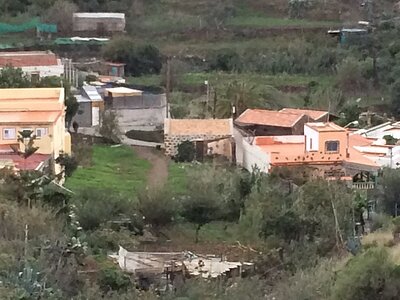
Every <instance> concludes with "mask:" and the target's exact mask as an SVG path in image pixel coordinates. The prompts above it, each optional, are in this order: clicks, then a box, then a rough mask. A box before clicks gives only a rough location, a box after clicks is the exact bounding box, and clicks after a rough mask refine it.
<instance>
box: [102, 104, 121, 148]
mask: <svg viewBox="0 0 400 300" xmlns="http://www.w3.org/2000/svg"><path fill="white" fill-rule="evenodd" d="M99 133H100V134H101V135H102V136H103V137H104V138H105V140H106V141H107V142H109V143H115V144H119V143H120V142H121V138H120V136H121V131H120V128H119V122H118V115H117V114H116V113H115V112H113V111H105V112H103V113H102V116H101V126H100V129H99Z"/></svg>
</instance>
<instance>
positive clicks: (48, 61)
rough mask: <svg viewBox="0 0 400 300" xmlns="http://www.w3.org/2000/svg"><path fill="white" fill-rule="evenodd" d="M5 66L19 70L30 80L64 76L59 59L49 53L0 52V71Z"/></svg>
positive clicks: (62, 66)
mask: <svg viewBox="0 0 400 300" xmlns="http://www.w3.org/2000/svg"><path fill="white" fill-rule="evenodd" d="M7 66H11V67H14V68H21V69H22V71H24V72H25V73H26V74H27V75H28V76H30V77H32V78H33V77H36V78H42V77H48V76H57V77H61V76H63V75H64V65H63V64H62V62H61V59H60V58H59V57H57V55H56V54H54V53H53V52H51V51H18V52H0V69H2V68H4V67H7Z"/></svg>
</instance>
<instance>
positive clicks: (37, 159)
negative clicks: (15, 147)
mask: <svg viewBox="0 0 400 300" xmlns="http://www.w3.org/2000/svg"><path fill="white" fill-rule="evenodd" d="M50 158H51V155H50V154H36V153H35V154H33V155H31V156H30V157H28V158H27V159H26V160H25V159H24V158H23V157H21V156H19V155H17V154H0V167H1V166H2V165H3V167H5V166H9V165H10V162H11V163H12V164H13V165H14V166H15V167H16V168H17V169H18V170H36V169H37V168H38V167H39V166H40V164H41V163H44V162H45V161H47V160H49V159H50Z"/></svg>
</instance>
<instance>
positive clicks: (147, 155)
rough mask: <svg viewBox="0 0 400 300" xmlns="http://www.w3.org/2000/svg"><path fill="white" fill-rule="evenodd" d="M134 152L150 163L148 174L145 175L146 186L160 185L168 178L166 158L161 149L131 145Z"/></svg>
mask: <svg viewBox="0 0 400 300" xmlns="http://www.w3.org/2000/svg"><path fill="white" fill-rule="evenodd" d="M133 149H134V150H135V153H136V154H137V155H138V156H139V157H140V158H142V159H145V160H147V161H149V162H150V163H151V168H150V171H149V174H148V175H147V186H148V187H157V186H162V185H163V184H165V183H166V182H167V180H168V160H169V159H168V158H167V157H166V156H165V155H164V154H163V152H162V151H160V150H156V149H154V148H150V147H140V146H133Z"/></svg>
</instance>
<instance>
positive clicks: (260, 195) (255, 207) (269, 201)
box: [240, 177, 302, 242]
mask: <svg viewBox="0 0 400 300" xmlns="http://www.w3.org/2000/svg"><path fill="white" fill-rule="evenodd" d="M293 198H294V195H292V194H290V189H287V188H284V186H283V185H282V183H281V182H280V180H275V179H273V178H267V177H263V178H260V182H259V183H258V184H257V185H256V186H255V188H253V189H252V191H251V193H250V194H249V196H248V199H247V201H246V206H245V214H244V215H242V217H241V219H240V223H241V227H242V228H243V230H244V231H245V232H246V235H251V234H253V236H254V238H257V237H262V238H264V239H267V238H269V237H271V236H273V237H274V238H276V239H279V240H283V241H286V242H290V241H291V240H298V239H299V238H300V231H301V227H302V224H301V221H300V219H299V217H298V216H297V214H296V211H295V210H294V209H293V201H294V199H293Z"/></svg>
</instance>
